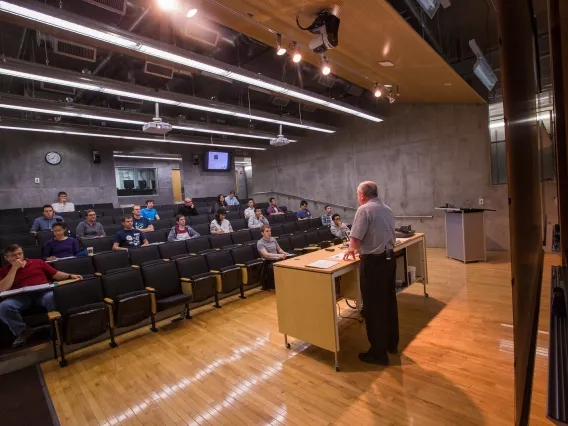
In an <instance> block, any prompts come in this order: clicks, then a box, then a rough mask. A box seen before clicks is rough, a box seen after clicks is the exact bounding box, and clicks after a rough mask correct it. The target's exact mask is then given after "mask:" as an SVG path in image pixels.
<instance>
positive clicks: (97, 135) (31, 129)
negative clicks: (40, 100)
mask: <svg viewBox="0 0 568 426" xmlns="http://www.w3.org/2000/svg"><path fill="white" fill-rule="evenodd" d="M0 129H6V130H20V131H27V132H37V133H56V134H64V135H73V136H88V137H93V138H107V139H123V140H132V141H147V142H159V143H177V144H182V145H201V146H217V147H221V148H240V149H251V150H256V151H266V148H259V147H253V146H242V145H229V144H220V143H209V142H190V141H182V140H175V139H156V138H144V137H141V136H121V135H110V134H105V133H88V132H77V131H74V130H64V129H61V130H55V129H40V128H36V127H20V126H7V125H3V124H0Z"/></svg>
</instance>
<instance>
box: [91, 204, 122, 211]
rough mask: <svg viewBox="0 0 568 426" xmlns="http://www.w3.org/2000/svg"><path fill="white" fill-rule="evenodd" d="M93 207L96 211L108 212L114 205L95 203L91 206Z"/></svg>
mask: <svg viewBox="0 0 568 426" xmlns="http://www.w3.org/2000/svg"><path fill="white" fill-rule="evenodd" d="M93 206H94V209H95V210H97V209H105V210H108V209H113V208H114V205H113V204H112V203H98V204H96V203H95V204H93ZM120 210H122V209H120Z"/></svg>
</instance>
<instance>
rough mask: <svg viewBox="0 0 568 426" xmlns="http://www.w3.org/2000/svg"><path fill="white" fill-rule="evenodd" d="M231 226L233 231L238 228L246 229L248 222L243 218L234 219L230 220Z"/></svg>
mask: <svg viewBox="0 0 568 426" xmlns="http://www.w3.org/2000/svg"><path fill="white" fill-rule="evenodd" d="M230 222H231V227H232V228H233V231H238V230H240V229H247V228H248V222H247V221H246V220H244V219H234V220H231V221H230Z"/></svg>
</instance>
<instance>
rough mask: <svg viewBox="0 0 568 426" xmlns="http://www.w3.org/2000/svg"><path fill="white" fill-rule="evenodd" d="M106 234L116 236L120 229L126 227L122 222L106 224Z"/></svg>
mask: <svg viewBox="0 0 568 426" xmlns="http://www.w3.org/2000/svg"><path fill="white" fill-rule="evenodd" d="M103 228H104V230H105V234H107V235H109V236H110V235H112V236H114V235H115V234H116V233H117V232H118V231H120V230H121V229H123V228H124V226H123V225H122V224H117V225H105V226H103Z"/></svg>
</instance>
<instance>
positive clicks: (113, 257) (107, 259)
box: [93, 251, 130, 275]
mask: <svg viewBox="0 0 568 426" xmlns="http://www.w3.org/2000/svg"><path fill="white" fill-rule="evenodd" d="M93 265H95V271H96V274H97V275H103V274H106V273H107V272H109V271H113V270H116V269H124V268H126V269H128V268H130V261H129V259H128V252H127V251H108V252H103V253H99V254H95V255H94V256H93Z"/></svg>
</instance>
